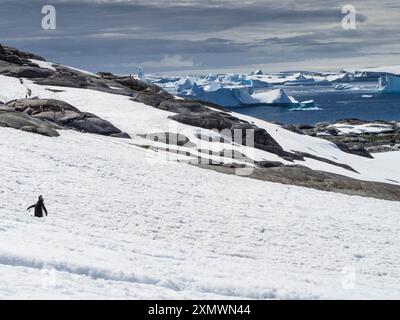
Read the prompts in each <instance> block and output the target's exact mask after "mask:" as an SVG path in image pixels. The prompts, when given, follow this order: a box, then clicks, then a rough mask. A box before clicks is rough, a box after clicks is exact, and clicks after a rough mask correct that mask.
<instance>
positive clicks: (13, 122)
mask: <svg viewBox="0 0 400 320" xmlns="http://www.w3.org/2000/svg"><path fill="white" fill-rule="evenodd" d="M0 127H8V128H13V129H18V130H22V131H26V132H32V133H38V134H41V135H44V136H48V137H58V136H59V133H58V132H57V130H56V129H61V128H60V127H59V126H56V125H54V124H52V123H49V122H47V121H44V120H41V119H37V118H34V117H32V116H30V115H28V114H25V113H21V112H14V111H13V112H9V111H0Z"/></svg>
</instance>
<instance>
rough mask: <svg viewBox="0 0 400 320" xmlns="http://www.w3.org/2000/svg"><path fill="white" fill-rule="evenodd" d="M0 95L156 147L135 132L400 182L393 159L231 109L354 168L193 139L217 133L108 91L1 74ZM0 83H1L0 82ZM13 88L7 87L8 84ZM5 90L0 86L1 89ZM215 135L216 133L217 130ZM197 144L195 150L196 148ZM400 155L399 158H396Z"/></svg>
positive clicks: (299, 146) (295, 145) (300, 147)
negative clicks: (78, 115) (82, 117)
mask: <svg viewBox="0 0 400 320" xmlns="http://www.w3.org/2000/svg"><path fill="white" fill-rule="evenodd" d="M0 77H1V78H0V80H1V81H2V82H1V85H0V95H5V94H7V92H12V96H13V97H14V99H15V98H18V97H19V98H24V97H25V96H26V95H27V94H28V92H29V93H30V94H31V96H38V97H40V98H42V99H44V98H49V99H59V100H62V101H66V102H68V103H70V104H71V105H73V106H75V107H77V108H79V109H80V110H82V111H85V112H90V113H94V114H96V115H98V116H100V117H102V118H104V119H106V120H108V121H110V122H111V123H113V124H114V125H116V126H117V127H119V128H120V129H121V130H123V131H124V132H127V133H128V134H130V135H131V136H132V138H133V139H132V140H133V142H135V143H136V144H142V145H154V146H157V147H163V146H164V147H165V145H163V144H162V143H159V142H155V141H151V140H147V139H143V138H139V137H138V136H137V135H138V134H152V133H158V132H174V133H179V134H184V135H185V136H187V137H188V138H189V139H190V141H191V142H194V143H195V144H196V145H197V146H198V147H199V148H200V149H201V148H203V149H207V150H210V149H211V150H213V151H222V150H225V149H226V148H230V149H233V150H237V151H240V152H242V153H244V154H246V155H247V156H248V157H249V158H251V159H253V160H255V161H264V160H268V161H280V162H282V163H284V164H293V163H294V164H300V165H304V166H307V167H309V168H311V169H313V170H323V171H326V172H332V173H336V174H340V175H344V176H348V177H351V178H355V179H360V180H368V181H377V182H385V183H392V184H393V183H394V184H400V182H398V181H400V168H399V167H398V166H396V165H395V163H393V160H392V157H388V156H386V155H380V156H379V157H375V158H374V159H368V158H363V157H360V156H357V155H353V154H349V153H345V152H343V151H341V150H340V149H339V148H338V147H337V146H336V145H334V144H333V143H331V142H329V141H326V140H322V139H319V138H314V137H310V136H304V135H299V134H296V133H293V132H290V131H287V130H285V129H283V128H282V127H280V126H279V125H276V124H272V123H269V122H266V121H263V120H259V119H256V118H252V117H248V116H244V115H241V114H236V113H232V115H234V116H236V117H238V118H240V119H243V120H246V121H248V122H250V123H254V124H256V125H257V126H258V127H260V128H264V129H266V130H267V132H268V133H269V134H270V135H271V136H272V137H273V138H274V139H275V140H276V141H277V142H278V143H279V144H280V145H281V146H282V147H283V149H284V150H286V151H298V152H305V153H308V154H311V155H314V156H317V157H324V158H326V159H328V160H330V161H334V162H336V163H340V164H345V165H348V166H350V167H352V168H353V169H355V170H356V171H357V172H354V171H351V170H347V169H345V168H342V167H340V166H337V165H334V164H329V163H326V162H322V161H318V160H316V159H312V158H305V161H299V160H295V161H294V162H289V161H287V160H285V159H284V158H281V157H279V156H277V155H276V154H273V153H270V152H266V151H263V150H259V149H254V148H247V147H245V146H242V145H237V144H234V145H232V144H226V143H216V142H213V143H209V142H204V141H202V140H201V139H199V138H198V136H197V135H198V134H199V133H200V134H204V135H212V134H214V135H215V134H216V133H215V132H213V131H211V130H205V129H201V128H197V127H192V126H188V125H184V124H180V123H177V122H176V121H172V120H170V119H168V117H169V116H171V115H173V113H171V112H167V111H163V110H159V109H156V108H152V107H150V106H148V105H145V104H142V103H138V102H134V101H132V100H131V99H130V98H129V97H127V96H122V95H116V94H109V93H104V92H99V91H94V90H88V89H77V88H67V87H54V86H41V85H37V84H34V83H33V82H32V81H30V80H24V81H23V83H22V84H21V83H19V82H16V79H15V78H12V77H4V76H0ZM3 84H6V85H4V86H3ZM10 87H12V88H13V90H12V91H9V90H8V88H10ZM3 88H5V89H3ZM217 135H219V134H217ZM174 148H175V149H176V150H181V151H184V152H186V151H191V156H189V157H185V156H184V155H179V158H180V159H181V160H186V161H190V160H191V159H192V156H193V155H196V156H197V155H201V156H202V157H204V158H210V159H213V157H212V156H209V155H207V154H202V153H199V152H198V150H197V149H195V150H189V149H190V148H189V149H188V147H187V146H182V147H179V146H175V147H174ZM199 148H198V149H199ZM165 157H166V158H171V159H176V155H173V154H172V155H171V154H170V153H169V154H168V155H167V154H166V155H165ZM399 157H400V156H399ZM218 160H222V161H224V162H231V161H232V159H229V158H228V159H224V158H222V159H218Z"/></svg>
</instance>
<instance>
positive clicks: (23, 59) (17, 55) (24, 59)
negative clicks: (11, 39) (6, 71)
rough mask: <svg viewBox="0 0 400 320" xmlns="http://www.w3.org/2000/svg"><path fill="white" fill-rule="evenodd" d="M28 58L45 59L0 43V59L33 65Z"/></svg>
mask: <svg viewBox="0 0 400 320" xmlns="http://www.w3.org/2000/svg"><path fill="white" fill-rule="evenodd" d="M28 59H35V60H40V61H45V59H44V58H42V57H40V56H38V55H35V54H33V53H28V52H23V51H19V50H18V49H15V48H13V47H9V46H3V45H1V44H0V60H3V61H7V62H10V63H13V64H18V65H24V64H26V65H35V64H34V63H32V62H31V61H29V60H28Z"/></svg>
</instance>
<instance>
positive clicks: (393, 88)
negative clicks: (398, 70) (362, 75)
mask: <svg viewBox="0 0 400 320" xmlns="http://www.w3.org/2000/svg"><path fill="white" fill-rule="evenodd" d="M378 90H379V91H380V92H382V93H400V76H395V75H385V76H381V77H380V78H379V85H378Z"/></svg>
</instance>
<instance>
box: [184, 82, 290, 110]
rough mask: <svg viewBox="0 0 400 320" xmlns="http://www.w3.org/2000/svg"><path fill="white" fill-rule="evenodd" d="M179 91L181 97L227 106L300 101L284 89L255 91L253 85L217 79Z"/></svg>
mask: <svg viewBox="0 0 400 320" xmlns="http://www.w3.org/2000/svg"><path fill="white" fill-rule="evenodd" d="M188 85H189V81H185V82H184V83H181V85H180V88H182V87H184V86H185V87H186V86H188ZM177 92H178V95H179V96H181V97H186V98H195V99H199V100H204V101H209V102H212V103H216V104H219V105H222V106H225V107H235V106H242V105H261V104H271V105H293V104H298V101H297V100H296V99H294V98H293V97H290V96H288V94H287V93H286V91H285V90H283V89H277V90H272V91H268V92H261V93H254V90H253V87H251V86H237V85H236V86H228V85H224V84H222V83H220V82H216V81H214V82H209V83H207V84H205V85H200V84H197V83H196V82H194V83H193V84H192V85H191V87H190V88H189V89H188V88H186V89H185V90H180V91H178V90H177Z"/></svg>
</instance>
